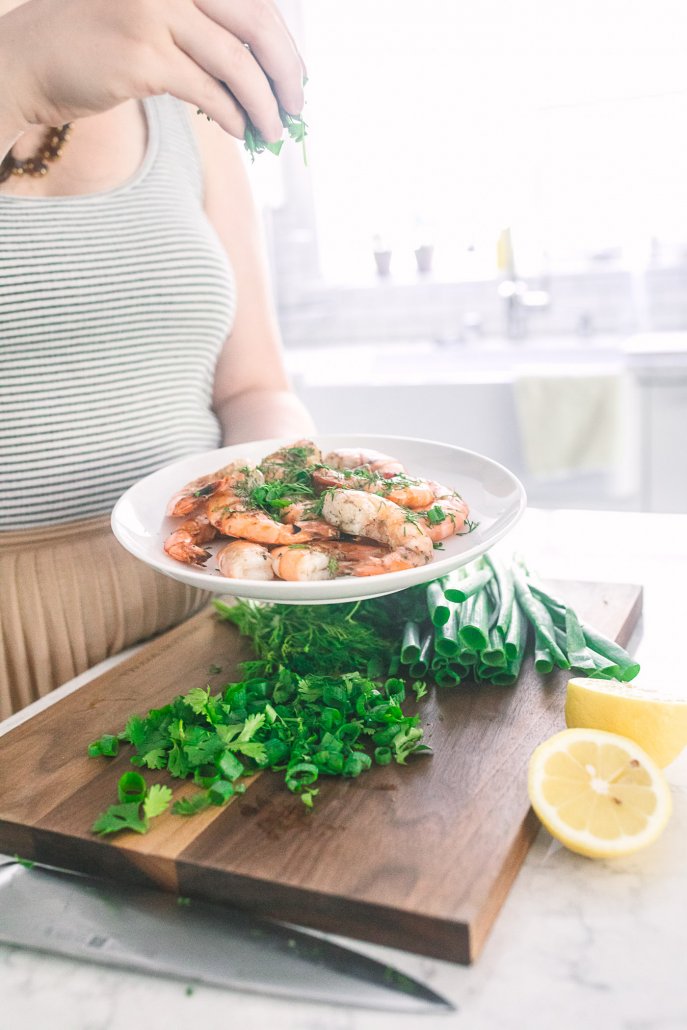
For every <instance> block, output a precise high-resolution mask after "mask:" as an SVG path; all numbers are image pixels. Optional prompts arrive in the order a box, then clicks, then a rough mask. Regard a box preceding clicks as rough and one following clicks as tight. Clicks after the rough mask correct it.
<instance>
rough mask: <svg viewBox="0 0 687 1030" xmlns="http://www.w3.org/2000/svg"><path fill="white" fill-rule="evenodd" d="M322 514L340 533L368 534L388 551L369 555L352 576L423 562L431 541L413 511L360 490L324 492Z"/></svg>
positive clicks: (393, 570) (430, 550)
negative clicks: (381, 555) (382, 554)
mask: <svg viewBox="0 0 687 1030" xmlns="http://www.w3.org/2000/svg"><path fill="white" fill-rule="evenodd" d="M322 515H323V516H324V518H325V520H326V521H327V522H330V523H331V524H332V525H334V526H336V527H337V529H340V530H342V531H343V532H344V533H350V534H352V535H353V536H364V537H369V538H370V539H371V540H376V541H377V542H378V543H380V544H386V545H387V547H390V548H391V550H390V551H389V552H388V553H387V554H385V555H384V556H383V557H379V556H374V557H370V558H369V559H368V560H367V561H364V562H361V563H360V564H359V565H357V566H356V568H355V570H354V575H356V576H375V575H379V574H380V573H383V572H396V571H399V570H401V569H411V568H415V567H416V566H418V565H426V564H427V562H428V561H431V558H432V552H433V544H432V540H431V537H430V536H429V534H428V533H427V531H426V529H425V528H424V527H423V526H421V525H419V520H418V519H417V517H416V516H415V515H414V513H412V512H411V513H409V512H408V511H407V510H406V509H404V508H401V507H399V505H398V504H394V503H393V501H388V500H387V499H386V498H385V497H379V496H377V495H374V494H368V493H365V492H364V491H362V490H332V491H331V492H329V493H327V494H325V497H324V501H323V504H322Z"/></svg>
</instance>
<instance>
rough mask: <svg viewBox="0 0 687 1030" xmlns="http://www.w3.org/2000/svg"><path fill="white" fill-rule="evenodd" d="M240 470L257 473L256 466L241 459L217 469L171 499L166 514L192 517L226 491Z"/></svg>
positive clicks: (190, 484) (183, 487)
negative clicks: (213, 495) (219, 492)
mask: <svg viewBox="0 0 687 1030" xmlns="http://www.w3.org/2000/svg"><path fill="white" fill-rule="evenodd" d="M240 469H241V470H243V469H251V470H252V471H256V472H257V470H256V469H255V466H252V465H250V464H249V463H248V462H246V461H244V460H243V459H241V458H239V460H238V461H232V462H230V463H229V464H228V465H225V466H224V467H223V468H221V469H217V471H216V472H209V473H208V474H207V475H206V476H199V477H198V479H192V480H191V482H190V483H187V484H186V486H182V488H181V490H179V492H178V493H176V494H174V497H172V498H171V499H170V501H169V504H168V505H167V512H166V514H167V515H169V516H171V517H180V516H182V515H190V514H191V512H193V511H195V510H196V509H197V508H199V507H201V506H202V505H203V503H204V502H205V500H206V498H208V497H211V496H212V494H214V493H216V492H217V491H218V490H220V489H222V490H223V489H225V487H226V486H227V485H228V484H229V483H230V482H231V480H232V478H233V477H234V475H235V474H236V473H237V472H238V471H239V470H240ZM258 474H259V475H261V474H260V473H258Z"/></svg>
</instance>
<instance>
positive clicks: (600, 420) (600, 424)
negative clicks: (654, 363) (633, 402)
mask: <svg viewBox="0 0 687 1030" xmlns="http://www.w3.org/2000/svg"><path fill="white" fill-rule="evenodd" d="M515 405H516V411H517V417H518V423H519V426H520V435H521V439H522V447H523V452H524V457H525V463H526V466H527V469H528V471H529V472H530V473H531V474H532V475H534V476H538V477H541V478H556V477H564V476H568V475H570V474H572V473H576V472H577V473H580V472H599V471H602V472H611V473H616V472H617V467H618V463H619V462H621V463H623V464H624V453H625V449H626V440H625V439H624V437H625V433H626V426H627V392H626V384H625V382H624V377H623V376H622V374H620V373H619V372H618V371H617V370H609V371H607V372H604V373H598V374H595V375H578V374H576V373H575V372H570V373H567V374H566V373H561V374H559V375H541V376H539V375H523V376H521V377H520V378H517V379H516V380H515ZM623 478H624V477H623Z"/></svg>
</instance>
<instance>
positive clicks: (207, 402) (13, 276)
mask: <svg viewBox="0 0 687 1030" xmlns="http://www.w3.org/2000/svg"><path fill="white" fill-rule="evenodd" d="M144 107H145V113H146V119H147V123H148V142H147V148H146V154H145V158H144V160H143V163H142V165H141V166H140V167H139V169H138V171H137V172H136V173H135V175H134V176H133V177H132V178H130V179H129V180H128V181H127V182H125V183H124V184H123V185H122V186H119V187H117V188H115V189H113V190H108V191H106V192H102V193H95V194H88V195H85V196H76V197H57V198H54V197H46V198H43V197H41V198H33V197H32V198H28V197H16V196H10V195H5V196H3V195H2V193H0V531H1V530H10V529H11V530H17V529H22V528H27V529H29V528H31V527H33V526H40V525H47V524H51V523H58V522H68V521H71V520H76V519H82V518H88V517H89V516H92V515H100V514H103V513H105V512H108V511H109V510H110V509H111V508H112V506H113V504H114V502H115V501H116V500H117V498H118V497H119V495H120V494H121V493H122V492H123V491H124V490H125V489H126V488H127V487H129V486H130V485H131V484H132V483H134V482H135V481H136V480H137V479H139V478H140V477H141V476H145V475H147V474H148V473H149V472H153V471H154V470H155V469H157V468H160V467H162V466H163V465H166V464H169V463H170V462H172V461H175V460H176V459H178V458H181V457H184V456H185V455H188V454H191V453H193V452H196V451H203V450H209V449H211V448H213V447H218V446H220V444H221V431H220V426H219V423H218V420H217V418H216V416H215V414H214V412H213V410H212V406H211V401H212V386H213V378H214V372H215V365H216V362H217V358H218V356H219V352H220V350H221V347H222V345H223V343H224V341H225V339H226V337H227V335H228V333H229V332H230V330H231V326H232V323H233V317H234V307H235V293H234V280H233V275H232V272H231V268H230V266H229V263H228V259H227V256H226V252H225V250H224V248H223V247H222V245H221V243H220V241H219V238H218V237H217V235H216V233H215V232H214V229H213V228H212V226H211V225H210V223H209V221H208V219H207V218H206V216H205V213H204V211H203V181H202V180H203V177H202V169H201V165H200V159H199V155H198V151H197V148H196V144H195V140H194V138H193V134H192V129H191V126H190V124H189V123H188V120H187V116H186V111H185V109H184V107H183V105H182V104H181V103H179V102H178V101H176V100H174V99H173V98H171V97H167V96H165V97H155V98H151V99H149V100H146V101H145V102H144ZM0 540H1V538H0Z"/></svg>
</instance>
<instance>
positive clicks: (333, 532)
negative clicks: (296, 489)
mask: <svg viewBox="0 0 687 1030" xmlns="http://www.w3.org/2000/svg"><path fill="white" fill-rule="evenodd" d="M282 521H283V522H286V523H287V524H288V525H289V526H298V528H299V529H301V530H305V532H307V533H309V534H310V537H311V539H312V540H316V539H320V540H337V539H338V537H339V531H338V529H336V528H335V527H334V526H330V525H329V523H328V522H325V521H324V519H318V518H316V517H315V512H314V511H313V506H312V502H311V501H296V502H295V504H291V505H289V507H288V508H285V509H284V512H283V515H282Z"/></svg>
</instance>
